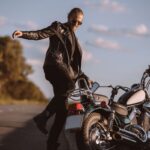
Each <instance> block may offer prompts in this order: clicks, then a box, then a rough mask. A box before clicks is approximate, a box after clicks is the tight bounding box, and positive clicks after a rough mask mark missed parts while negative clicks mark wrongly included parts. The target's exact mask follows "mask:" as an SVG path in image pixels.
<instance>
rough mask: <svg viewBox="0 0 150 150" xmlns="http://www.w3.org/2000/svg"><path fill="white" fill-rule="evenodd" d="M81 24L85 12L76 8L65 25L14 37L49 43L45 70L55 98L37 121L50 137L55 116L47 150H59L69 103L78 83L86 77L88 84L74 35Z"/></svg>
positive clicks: (15, 33)
mask: <svg viewBox="0 0 150 150" xmlns="http://www.w3.org/2000/svg"><path fill="white" fill-rule="evenodd" d="M82 21H83V11H82V10H81V9H80V8H73V9H72V10H71V11H70V12H69V14H68V21H67V22H66V23H60V22H57V21H55V22H53V23H52V24H51V25H50V26H48V27H47V28H44V29H42V30H37V31H15V32H14V33H13V37H18V38H24V39H29V40H40V39H44V38H49V39H50V45H49V48H48V50H47V53H46V57H45V62H44V66H43V69H44V73H45V78H46V79H47V80H48V81H49V82H50V83H51V84H52V86H53V90H54V98H53V99H52V100H51V101H50V103H49V104H48V106H47V107H46V109H45V110H44V111H43V112H42V113H40V114H39V115H37V116H36V117H34V121H35V123H36V125H37V127H38V128H39V129H40V131H42V132H43V133H44V134H47V133H48V131H47V130H46V123H47V120H48V118H49V117H51V116H52V115H53V114H54V113H56V117H55V121H54V124H53V125H52V128H51V130H50V133H49V137H48V141H47V150H55V149H57V147H58V143H57V140H58V137H59V134H60V132H61V130H62V128H63V126H64V123H65V121H66V117H67V109H66V106H65V104H66V100H67V97H68V95H69V94H70V92H71V91H73V90H74V88H75V82H76V80H77V79H78V78H80V77H84V78H85V79H86V80H87V81H89V80H88V77H87V76H86V75H85V74H84V73H83V72H82V71H81V59H82V51H81V48H80V45H79V43H78V40H77V38H76V36H75V33H74V32H75V31H76V30H77V29H78V28H79V26H80V25H81V24H82Z"/></svg>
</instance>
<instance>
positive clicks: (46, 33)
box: [20, 21, 58, 40]
mask: <svg viewBox="0 0 150 150" xmlns="http://www.w3.org/2000/svg"><path fill="white" fill-rule="evenodd" d="M57 28H58V22H56V21H55V22H53V23H52V24H51V25H50V26H48V27H46V28H44V29H41V30H37V31H22V33H23V35H22V36H21V37H20V38H24V39H28V40H41V39H45V38H48V37H51V36H53V35H54V34H55V33H54V32H53V30H52V29H55V30H57Z"/></svg>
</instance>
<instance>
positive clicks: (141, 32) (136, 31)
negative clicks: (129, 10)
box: [89, 24, 150, 37]
mask: <svg viewBox="0 0 150 150" xmlns="http://www.w3.org/2000/svg"><path fill="white" fill-rule="evenodd" d="M89 31H92V32H94V33H101V34H106V35H113V36H127V37H150V31H149V29H148V27H147V26H146V25H145V24H140V25H137V26H136V27H134V28H131V29H129V28H121V29H113V28H112V29H110V28H109V27H107V26H105V25H92V26H91V27H90V28H89Z"/></svg>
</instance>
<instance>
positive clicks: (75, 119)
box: [65, 114, 84, 130]
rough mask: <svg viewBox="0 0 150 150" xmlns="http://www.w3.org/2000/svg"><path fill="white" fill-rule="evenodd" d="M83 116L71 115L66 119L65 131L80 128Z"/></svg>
mask: <svg viewBox="0 0 150 150" xmlns="http://www.w3.org/2000/svg"><path fill="white" fill-rule="evenodd" d="M83 118H84V115H82V114H81V115H71V116H68V117H67V119H66V124H65V130H77V129H80V128H81V127H82V122H83Z"/></svg>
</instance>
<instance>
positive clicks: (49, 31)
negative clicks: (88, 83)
mask: <svg viewBox="0 0 150 150" xmlns="http://www.w3.org/2000/svg"><path fill="white" fill-rule="evenodd" d="M22 33H23V35H22V36H21V38H24V39H29V40H41V39H45V38H49V40H50V42H49V43H50V44H49V48H48V50H47V53H46V57H45V62H44V66H43V67H45V66H46V67H47V66H51V65H54V63H55V62H56V61H57V59H58V61H61V59H62V60H63V63H65V64H66V65H68V66H69V65H70V66H71V67H72V69H73V71H74V73H75V74H76V76H77V78H78V77H81V76H82V77H85V78H88V77H87V76H86V75H85V74H84V73H83V72H82V71H81V59H82V50H81V47H80V45H79V43H78V40H77V38H76V36H75V34H74V32H72V31H71V30H70V29H69V26H68V23H60V22H57V21H55V22H53V23H52V24H51V25H50V26H48V27H47V28H44V29H41V30H37V31H22ZM59 54H62V55H61V56H62V58H59Z"/></svg>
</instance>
